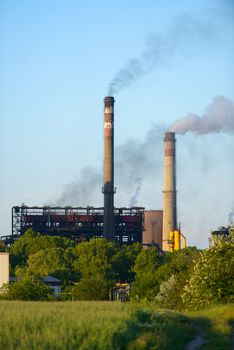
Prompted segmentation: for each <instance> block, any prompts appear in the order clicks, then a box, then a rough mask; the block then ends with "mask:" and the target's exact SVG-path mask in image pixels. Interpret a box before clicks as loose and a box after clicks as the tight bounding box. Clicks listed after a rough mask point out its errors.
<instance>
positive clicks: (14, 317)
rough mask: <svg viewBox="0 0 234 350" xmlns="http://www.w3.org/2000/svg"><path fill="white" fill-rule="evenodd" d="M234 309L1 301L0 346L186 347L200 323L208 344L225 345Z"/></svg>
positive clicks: (65, 349) (66, 349) (73, 349)
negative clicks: (182, 311)
mask: <svg viewBox="0 0 234 350" xmlns="http://www.w3.org/2000/svg"><path fill="white" fill-rule="evenodd" d="M233 312H234V308H233V306H232V311H231V312H230V311H229V307H223V308H216V309H211V310H205V311H201V312H195V313H186V314H180V313H177V312H173V311H169V310H157V309H154V306H151V307H143V306H138V305H134V304H131V303H126V304H123V303H122V304H121V303H111V302H20V301H0V349H1V350H2V349H3V350H44V349H46V350H60V349H61V350H77V349H81V350H113V349H117V350H124V349H126V350H138V349H152V350H157V349H158V350H182V349H185V346H186V344H188V343H189V341H191V340H192V339H193V338H194V337H195V336H196V332H197V329H198V326H199V327H202V328H203V330H204V331H205V333H206V337H207V340H208V342H207V344H206V348H204V349H206V350H211V349H212V350H216V349H217V350H219V349H220V350H221V349H222V350H226V349H229V348H230V346H229V345H230V328H229V326H228V322H229V321H230V319H232V318H233ZM212 337H214V338H213V339H212ZM214 341H215V342H216V347H212V346H213V345H212V344H214ZM217 344H218V345H217ZM220 346H223V347H220ZM228 346H229V347H228Z"/></svg>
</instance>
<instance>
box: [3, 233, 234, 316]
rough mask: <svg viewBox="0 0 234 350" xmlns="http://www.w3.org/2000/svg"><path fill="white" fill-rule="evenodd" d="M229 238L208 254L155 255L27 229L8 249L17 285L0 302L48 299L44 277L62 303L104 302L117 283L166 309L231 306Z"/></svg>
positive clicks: (233, 248) (233, 251) (135, 297)
mask: <svg viewBox="0 0 234 350" xmlns="http://www.w3.org/2000/svg"><path fill="white" fill-rule="evenodd" d="M233 256H234V244H233V236H232V235H230V236H229V237H228V238H226V239H221V238H220V239H216V240H215V241H214V242H213V244H212V246H211V247H210V248H209V249H206V250H203V251H199V250H198V249H197V248H195V247H189V248H187V249H183V250H180V251H178V252H174V253H166V254H160V253H159V252H158V251H157V250H155V249H154V248H150V249H143V248H142V245H141V244H139V243H134V244H132V245H122V246H120V245H119V244H117V243H115V242H108V241H106V240H105V239H93V240H91V241H89V242H82V243H79V244H76V242H74V241H73V240H70V239H67V238H63V237H51V236H46V235H41V234H39V233H37V232H35V231H33V230H31V229H30V230H28V231H27V232H26V233H25V234H24V235H23V236H22V237H21V238H20V239H19V240H18V241H16V242H15V243H14V244H13V245H12V246H11V247H10V273H11V275H15V276H16V278H17V281H16V282H14V283H10V284H9V285H7V286H4V287H3V289H2V293H1V296H0V297H1V298H5V299H17V300H53V296H52V291H51V289H50V288H49V287H48V286H46V285H45V283H44V277H45V276H47V275H50V276H52V277H55V278H58V279H59V280H61V282H62V291H63V294H62V296H63V298H66V297H67V296H68V295H71V294H72V296H73V298H74V300H108V297H109V290H110V288H111V287H113V286H114V285H115V284H116V282H119V281H128V282H129V283H130V284H131V291H130V299H131V300H132V301H138V302H154V303H155V304H157V305H158V306H159V307H163V308H170V309H177V310H180V309H184V308H186V309H196V308H199V307H203V306H205V305H207V304H210V303H214V304H219V303H227V302H232V301H234V297H233V291H234V278H233V277H234V260H233Z"/></svg>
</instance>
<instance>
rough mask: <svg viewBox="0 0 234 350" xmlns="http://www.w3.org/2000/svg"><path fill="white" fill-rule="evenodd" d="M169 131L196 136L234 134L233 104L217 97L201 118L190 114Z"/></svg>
mask: <svg viewBox="0 0 234 350" xmlns="http://www.w3.org/2000/svg"><path fill="white" fill-rule="evenodd" d="M169 130H170V131H173V132H175V133H177V134H181V135H184V134H186V133H187V132H193V133H195V134H197V135H202V134H209V133H218V132H224V133H234V102H233V101H232V100H230V99H228V98H226V97H224V96H217V97H215V98H214V99H213V101H212V103H211V104H210V105H209V106H208V107H207V109H206V110H205V113H204V114H203V115H202V116H199V115H196V114H193V113H190V114H188V115H187V116H185V117H184V118H181V119H179V120H177V121H176V122H175V123H174V124H173V125H172V126H171V127H170V129H169Z"/></svg>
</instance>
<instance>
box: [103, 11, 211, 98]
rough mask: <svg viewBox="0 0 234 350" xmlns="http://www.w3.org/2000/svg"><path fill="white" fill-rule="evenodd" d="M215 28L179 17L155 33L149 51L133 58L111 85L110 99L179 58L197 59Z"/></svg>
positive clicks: (146, 49)
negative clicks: (164, 28)
mask: <svg viewBox="0 0 234 350" xmlns="http://www.w3.org/2000/svg"><path fill="white" fill-rule="evenodd" d="M213 34H214V33H213V29H212V25H211V24H210V23H207V21H206V22H205V23H203V22H202V21H200V20H198V19H196V18H194V17H192V16H191V15H189V14H184V15H180V16H177V17H176V19H175V20H174V22H173V23H172V24H171V25H170V26H169V27H168V28H167V29H166V30H165V32H162V33H153V34H151V35H150V36H149V37H148V40H147V42H146V48H145V50H144V51H143V52H142V53H141V55H140V56H139V57H136V58H133V59H131V60H130V61H129V62H128V63H127V64H126V65H125V66H124V67H123V68H121V69H120V70H119V71H118V72H117V74H116V76H115V77H114V79H113V80H112V81H111V82H110V84H109V92H108V95H109V96H113V95H115V94H117V93H118V92H119V91H120V90H122V89H123V88H125V87H128V86H129V85H131V84H132V83H133V82H134V81H136V80H137V79H139V78H141V77H142V76H144V75H147V74H149V73H150V72H152V71H153V70H154V69H155V68H157V67H160V66H165V65H167V64H168V63H170V62H171V61H172V60H173V59H177V58H178V56H180V55H181V56H182V57H186V59H188V58H189V57H194V56H195V55H197V54H201V52H202V51H203V52H204V50H205V45H204V49H203V50H201V48H200V50H197V46H196V45H202V44H205V43H206V42H207V39H209V45H210V44H211V40H212V37H213V36H214V35H213ZM179 58H180V57H179Z"/></svg>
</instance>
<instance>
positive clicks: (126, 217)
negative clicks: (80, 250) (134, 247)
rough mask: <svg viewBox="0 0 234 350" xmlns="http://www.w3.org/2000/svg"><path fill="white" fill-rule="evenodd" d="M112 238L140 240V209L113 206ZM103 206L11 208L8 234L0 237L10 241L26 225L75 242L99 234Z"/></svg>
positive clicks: (126, 240)
mask: <svg viewBox="0 0 234 350" xmlns="http://www.w3.org/2000/svg"><path fill="white" fill-rule="evenodd" d="M114 217H115V239H116V241H117V242H120V243H126V244H131V243H133V242H142V232H143V228H144V208H143V207H132V208H125V207H123V208H115V209H114ZM103 218H104V208H103V207H100V208H94V207H87V208H83V207H50V206H44V207H38V206H33V207H28V206H26V205H22V206H14V207H13V208H12V234H11V235H10V236H2V240H3V241H5V242H6V243H7V244H11V243H12V242H14V241H15V240H16V239H18V238H19V237H21V236H22V235H23V234H24V233H25V232H26V231H27V230H28V229H29V228H32V229H33V230H35V231H37V232H40V233H41V234H46V235H54V236H55V235H56V236H58V235H60V236H65V237H69V238H71V239H75V240H76V241H77V242H81V241H84V240H89V239H91V238H95V237H103Z"/></svg>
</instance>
